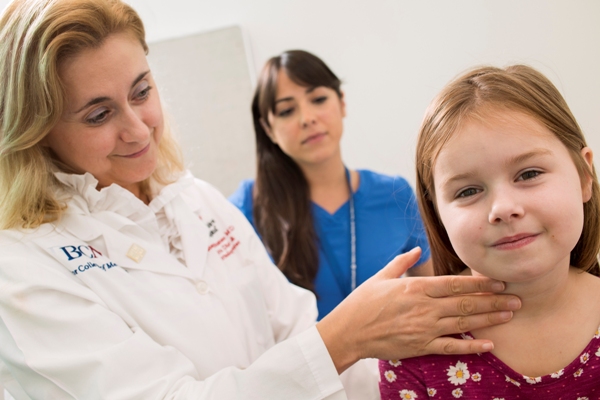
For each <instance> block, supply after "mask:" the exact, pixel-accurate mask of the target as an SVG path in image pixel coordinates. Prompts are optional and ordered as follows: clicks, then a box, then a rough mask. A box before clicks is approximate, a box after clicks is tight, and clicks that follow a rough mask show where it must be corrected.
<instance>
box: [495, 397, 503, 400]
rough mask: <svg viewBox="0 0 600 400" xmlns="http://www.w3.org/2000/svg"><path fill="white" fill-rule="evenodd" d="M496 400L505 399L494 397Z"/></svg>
mask: <svg viewBox="0 0 600 400" xmlns="http://www.w3.org/2000/svg"><path fill="white" fill-rule="evenodd" d="M494 400H504V397H502V398H500V397H494Z"/></svg>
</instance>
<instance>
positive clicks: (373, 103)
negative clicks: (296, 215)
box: [0, 0, 600, 194]
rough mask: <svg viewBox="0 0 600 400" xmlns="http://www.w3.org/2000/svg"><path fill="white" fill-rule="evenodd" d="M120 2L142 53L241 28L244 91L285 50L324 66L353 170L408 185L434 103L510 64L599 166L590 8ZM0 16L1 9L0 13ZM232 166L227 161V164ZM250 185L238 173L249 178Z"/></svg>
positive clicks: (574, 0)
mask: <svg viewBox="0 0 600 400" xmlns="http://www.w3.org/2000/svg"><path fill="white" fill-rule="evenodd" d="M126 1H127V0H126ZM128 2H129V3H130V4H131V5H132V6H133V7H134V8H135V9H136V10H137V11H138V12H139V13H140V15H141V16H142V18H143V20H144V21H145V24H146V29H147V36H148V40H149V42H156V41H162V40H165V39H171V38H177V37H182V36H186V35H190V34H194V33H198V32H204V31H209V30H213V29H217V28H221V27H226V26H231V25H239V26H241V28H242V30H243V32H244V35H245V38H246V42H247V48H248V50H249V51H248V57H249V59H250V65H251V71H250V72H251V78H252V80H253V81H254V77H255V73H256V71H257V70H259V69H260V67H261V66H262V65H263V63H264V62H265V61H266V60H267V59H268V58H269V57H271V56H273V55H275V54H278V53H280V52H281V51H283V50H286V49H293V48H301V49H305V50H308V51H311V52H313V53H315V54H317V55H318V56H320V57H322V58H323V59H324V60H325V61H326V62H327V63H328V64H329V65H330V66H331V67H332V69H333V70H334V71H335V72H336V73H337V74H338V75H339V76H340V77H341V78H342V80H343V81H344V82H345V84H344V86H343V88H344V90H345V93H346V100H347V111H348V116H347V118H346V130H345V138H344V140H343V142H342V147H343V152H344V158H345V160H346V163H347V164H348V165H349V166H350V167H353V168H357V167H363V168H364V167H367V168H371V169H375V170H378V171H381V172H387V173H394V174H401V175H404V176H406V177H407V178H408V179H409V180H410V181H411V182H413V183H414V177H413V175H414V167H413V161H414V155H413V152H414V145H415V139H416V132H417V129H418V127H419V123H420V121H421V117H422V115H423V112H424V110H425V108H426V107H427V104H428V103H429V101H430V100H431V99H432V98H433V96H434V95H435V94H436V93H437V92H438V91H439V90H440V89H441V88H442V87H443V86H444V84H446V83H447V82H448V81H449V80H450V79H451V78H452V77H454V76H456V75H457V74H458V73H459V72H461V71H463V70H464V69H466V68H469V67H471V66H474V65H477V64H494V65H498V66H503V65H507V64H510V63H517V62H519V63H527V64H530V65H532V66H534V67H537V68H539V69H540V70H541V71H542V72H544V73H546V74H547V75H548V76H549V78H550V79H551V80H552V81H553V82H554V83H555V84H556V85H557V86H558V88H559V89H560V90H561V92H562V93H563V95H564V96H565V97H566V99H567V102H568V103H569V104H570V106H571V108H572V111H573V113H574V114H575V116H576V118H577V119H578V121H579V123H580V125H581V126H582V128H583V130H584V132H585V133H586V135H587V137H588V140H589V142H590V145H591V146H592V148H593V149H594V150H595V151H596V153H598V155H599V156H598V157H599V159H600V77H599V75H598V74H599V72H600V1H598V0H570V1H565V0H527V1H522V0H504V1H496V0H451V1H448V0H370V1H365V0H218V1H217V0H169V1H165V0H128ZM6 4H8V0H0V7H2V8H4V6H5V5H6ZM177 124H180V125H181V124H185V121H177ZM223 134H226V132H223ZM207 146H210V143H207ZM248 151H249V152H253V151H254V150H253V149H248ZM251 159H252V157H250V156H249V157H248V159H247V160H244V161H243V162H247V163H249V162H250V161H249V160H251ZM239 160H240V158H239V154H237V155H236V158H235V159H233V160H232V162H236V161H238V162H240V161H239ZM190 161H193V160H190ZM253 174H254V170H253V168H248V169H247V176H248V177H250V176H253ZM200 175H201V174H200ZM213 183H215V184H217V186H219V187H222V188H223V187H231V183H228V184H227V185H225V184H220V183H219V182H213ZM226 194H228V193H226Z"/></svg>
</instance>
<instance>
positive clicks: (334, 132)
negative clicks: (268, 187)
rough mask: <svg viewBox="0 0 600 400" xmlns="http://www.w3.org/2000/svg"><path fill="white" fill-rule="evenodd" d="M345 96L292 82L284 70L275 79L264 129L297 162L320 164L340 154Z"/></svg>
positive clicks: (324, 88) (300, 163)
mask: <svg viewBox="0 0 600 400" xmlns="http://www.w3.org/2000/svg"><path fill="white" fill-rule="evenodd" d="M345 115H346V111H345V104H344V100H343V99H342V98H340V97H339V96H338V95H337V93H336V92H335V90H333V89H330V88H327V87H323V86H319V87H305V86H299V85H297V84H296V83H294V82H293V81H292V80H291V79H290V78H289V77H288V75H287V73H286V72H285V70H281V71H280V73H279V76H278V79H277V93H276V95H275V112H274V113H271V112H269V116H268V120H269V126H266V124H263V125H264V127H265V131H266V132H267V134H268V135H269V137H270V138H271V140H272V141H273V142H274V143H277V145H278V146H279V147H280V148H281V150H282V151H283V152H284V153H285V154H287V155H288V156H289V157H290V158H292V159H293V160H294V161H295V162H296V163H297V164H298V165H300V166H301V167H302V166H307V165H314V164H319V163H322V162H324V161H327V160H330V159H331V158H332V157H341V156H340V139H341V137H342V131H343V118H344V117H345Z"/></svg>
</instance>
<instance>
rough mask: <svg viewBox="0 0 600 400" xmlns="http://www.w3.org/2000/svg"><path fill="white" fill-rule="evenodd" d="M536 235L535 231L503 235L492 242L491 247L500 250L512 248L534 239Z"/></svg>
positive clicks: (525, 244) (519, 246) (526, 243)
mask: <svg viewBox="0 0 600 400" xmlns="http://www.w3.org/2000/svg"><path fill="white" fill-rule="evenodd" d="M537 237H538V234H537V233H526V234H520V235H514V236H507V237H504V238H502V239H500V240H498V241H496V242H494V243H493V244H492V247H494V248H496V249H500V250H513V249H518V248H521V247H524V246H527V245H528V244H529V243H531V242H533V241H535V239H536V238H537Z"/></svg>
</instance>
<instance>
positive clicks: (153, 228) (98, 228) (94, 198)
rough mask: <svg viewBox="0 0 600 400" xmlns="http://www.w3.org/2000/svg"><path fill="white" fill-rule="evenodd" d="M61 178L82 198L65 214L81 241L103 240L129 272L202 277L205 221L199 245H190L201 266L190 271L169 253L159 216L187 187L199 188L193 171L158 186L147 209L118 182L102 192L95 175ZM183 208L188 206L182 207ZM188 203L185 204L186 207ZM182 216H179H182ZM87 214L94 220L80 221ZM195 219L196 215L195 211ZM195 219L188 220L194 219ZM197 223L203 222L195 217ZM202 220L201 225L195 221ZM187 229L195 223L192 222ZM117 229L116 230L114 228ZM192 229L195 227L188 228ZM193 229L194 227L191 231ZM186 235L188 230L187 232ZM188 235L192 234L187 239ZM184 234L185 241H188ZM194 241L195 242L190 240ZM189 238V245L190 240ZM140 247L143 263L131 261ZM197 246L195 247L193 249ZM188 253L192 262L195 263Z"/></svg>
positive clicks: (74, 200) (63, 175)
mask: <svg viewBox="0 0 600 400" xmlns="http://www.w3.org/2000/svg"><path fill="white" fill-rule="evenodd" d="M55 176H56V177H57V179H58V180H59V181H60V182H61V183H63V184H64V185H65V191H66V192H67V193H68V192H71V195H72V194H73V192H75V193H76V194H78V195H79V196H71V199H70V200H69V203H68V208H67V211H66V212H65V215H64V216H63V220H64V226H65V227H66V229H67V230H68V231H69V232H70V233H71V234H73V235H74V236H75V237H77V238H79V239H81V240H84V241H92V240H95V239H97V238H98V237H100V236H102V237H103V239H104V242H105V244H106V246H107V249H108V251H109V254H108V256H109V257H110V258H111V259H112V260H114V261H115V262H117V263H118V264H119V265H120V266H122V267H124V268H131V269H142V270H152V271H154V272H160V273H166V274H172V275H173V274H174V275H180V276H184V277H187V278H193V277H196V278H197V277H198V276H201V275H202V273H203V269H204V268H203V267H204V262H205V260H206V256H207V254H206V252H207V246H208V243H207V241H208V237H206V238H204V237H203V236H207V233H206V232H204V231H206V230H207V228H206V227H205V226H203V225H202V224H201V223H199V221H198V223H195V224H192V226H194V227H195V228H196V229H191V231H192V232H194V231H196V232H201V233H206V234H205V235H202V234H200V236H202V237H199V236H198V233H195V235H193V239H194V240H195V243H194V244H193V245H192V243H186V244H187V245H188V246H186V247H189V248H188V249H186V250H187V251H186V253H189V252H194V253H197V254H195V257H194V259H195V260H196V261H201V262H200V263H198V262H195V263H194V267H195V268H187V267H186V266H184V265H182V264H181V263H180V262H179V261H178V260H177V259H176V258H175V257H173V256H172V255H170V254H169V250H168V243H164V242H163V240H162V238H161V237H160V235H159V229H158V223H157V220H156V215H155V213H156V212H158V211H160V209H161V208H163V207H165V206H166V207H172V203H174V202H175V203H181V202H178V201H177V200H178V195H179V194H181V192H182V191H184V190H185V189H186V188H187V187H189V186H190V185H193V183H194V179H193V176H192V175H191V174H190V173H189V172H188V173H186V174H185V175H184V176H182V177H181V178H180V179H178V180H177V182H175V183H173V184H170V185H168V186H165V187H161V186H160V185H158V184H156V183H153V184H151V190H152V191H153V192H154V193H157V194H156V196H155V197H154V198H153V199H152V201H151V203H150V205H149V206H146V205H145V204H144V203H143V202H142V201H141V200H140V199H138V198H137V197H136V196H135V195H133V193H131V192H129V191H128V190H126V189H124V188H122V187H121V186H118V185H116V184H113V185H110V186H108V187H105V188H102V189H100V190H98V189H96V187H97V186H98V180H97V179H96V178H94V176H93V175H91V174H89V173H86V174H83V175H75V174H66V173H62V172H56V173H55ZM178 205H179V207H177V208H178V209H181V208H182V205H181V204H178ZM183 205H185V204H183ZM184 208H185V207H184ZM180 213H181V211H180V212H178V214H180ZM81 216H87V217H91V218H83V219H82V218H80V217H81ZM190 216H193V214H191V213H190ZM180 217H181V216H180ZM191 219H192V218H187V220H188V221H190V220H191ZM193 219H194V220H197V219H198V218H197V217H195V218H193ZM194 222H196V221H194ZM184 225H186V226H187V225H189V224H188V223H186V224H184ZM111 228H112V229H111ZM188 228H189V227H188ZM187 230H188V231H189V230H190V229H187ZM182 234H183V232H182ZM185 236H189V233H188V235H185ZM185 236H184V237H185ZM189 239H192V237H190V238H189ZM189 239H188V240H186V242H189ZM134 245H136V246H139V247H141V248H143V249H144V250H145V251H146V254H145V256H144V257H143V259H142V260H140V261H139V262H136V261H135V260H132V259H130V258H129V257H127V253H128V251H129V249H130V248H131V247H132V246H134ZM190 245H191V246H190ZM188 256H189V254H186V259H188V260H190V258H189V257H188Z"/></svg>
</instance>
